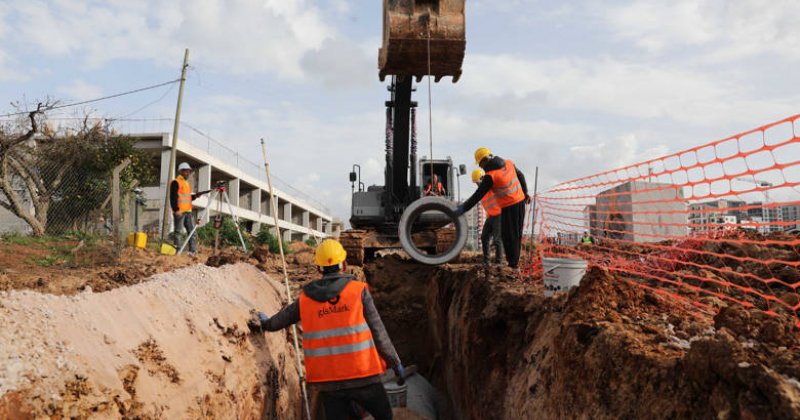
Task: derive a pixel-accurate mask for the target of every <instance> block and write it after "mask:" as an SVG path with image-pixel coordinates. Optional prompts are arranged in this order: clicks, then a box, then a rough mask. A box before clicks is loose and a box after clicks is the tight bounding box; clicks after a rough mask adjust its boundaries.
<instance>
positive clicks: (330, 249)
mask: <svg viewBox="0 0 800 420" xmlns="http://www.w3.org/2000/svg"><path fill="white" fill-rule="evenodd" d="M345 258H347V252H346V251H345V250H344V247H343V246H342V244H340V243H339V241H336V240H333V239H326V240H324V241H322V243H321V244H320V245H319V246H318V247H317V253H316V255H315V256H314V262H315V263H316V264H317V265H318V266H320V267H329V266H332V265H339V264H340V263H341V262H342V261H344V260H345Z"/></svg>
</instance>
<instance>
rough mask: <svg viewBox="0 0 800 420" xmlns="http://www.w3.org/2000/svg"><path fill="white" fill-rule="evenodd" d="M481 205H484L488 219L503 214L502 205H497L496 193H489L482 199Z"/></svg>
mask: <svg viewBox="0 0 800 420" xmlns="http://www.w3.org/2000/svg"><path fill="white" fill-rule="evenodd" d="M481 204H482V205H483V209H484V210H486V215H487V216H488V217H494V216H499V215H500V213H501V212H502V209H501V208H500V205H498V204H497V199H496V198H495V196H494V193H493V192H491V191H489V192H488V193H486V195H484V196H483V198H481Z"/></svg>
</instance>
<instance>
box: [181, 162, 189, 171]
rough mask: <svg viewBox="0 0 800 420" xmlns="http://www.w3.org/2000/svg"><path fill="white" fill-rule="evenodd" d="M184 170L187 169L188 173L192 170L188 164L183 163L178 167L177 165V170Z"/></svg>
mask: <svg viewBox="0 0 800 420" xmlns="http://www.w3.org/2000/svg"><path fill="white" fill-rule="evenodd" d="M184 169H188V170H190V171H191V170H192V167H191V166H189V164H188V163H186V162H183V163H181V164H180V165H178V170H179V171H182V170H184Z"/></svg>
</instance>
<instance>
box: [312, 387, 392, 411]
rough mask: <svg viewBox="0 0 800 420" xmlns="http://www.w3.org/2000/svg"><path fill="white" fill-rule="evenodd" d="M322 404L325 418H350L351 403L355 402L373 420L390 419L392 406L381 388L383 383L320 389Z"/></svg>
mask: <svg viewBox="0 0 800 420" xmlns="http://www.w3.org/2000/svg"><path fill="white" fill-rule="evenodd" d="M320 397H321V398H322V405H323V407H325V418H326V419H327V420H340V419H341V420H346V419H350V418H352V417H351V414H352V413H353V410H352V406H351V403H352V402H355V403H356V404H358V405H359V406H361V407H362V408H363V409H364V410H367V412H368V413H369V414H372V417H374V418H375V420H391V418H392V406H391V405H390V404H389V397H388V396H387V395H386V391H385V390H384V389H383V384H372V385H367V386H364V387H361V388H350V389H341V390H338V391H321V392H320Z"/></svg>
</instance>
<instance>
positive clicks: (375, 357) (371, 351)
mask: <svg viewBox="0 0 800 420" xmlns="http://www.w3.org/2000/svg"><path fill="white" fill-rule="evenodd" d="M346 260H347V252H346V251H345V249H344V247H342V244H341V243H339V242H338V241H336V240H333V239H326V240H324V241H322V243H321V244H320V245H319V246H317V249H316V253H315V255H314V262H315V263H316V265H317V266H319V267H320V269H321V271H322V278H321V279H319V280H315V281H312V282H311V283H309V284H307V285H305V286H304V287H303V290H302V292H301V293H300V298H299V299H298V300H296V301H294V302H293V303H291V304H290V305H289V306H286V307H285V308H283V309H282V310H281V311H280V312H278V313H277V314H275V315H274V316H273V317H271V318H270V317H268V316H267V315H266V314H264V313H262V312H256V313H255V314H254V316H253V318H252V319H251V320H250V321H248V323H247V326H248V328H250V330H251V331H252V332H254V333H261V332H263V331H278V330H282V329H284V328H286V327H289V326H290V325H292V324H295V323H297V322H302V323H303V353H304V356H305V357H304V360H305V366H306V380H307V381H308V383H309V384H311V386H314V387H316V388H317V391H319V395H320V397H321V398H322V404H323V406H324V407H325V414H326V416H325V417H326V418H329V419H342V418H348V417H349V413H348V412H347V411H346V409H349V407H350V406H351V403H352V402H357V403H358V404H359V405H360V406H361V407H363V408H364V409H365V410H367V411H368V412H369V413H370V414H372V416H373V417H374V418H376V419H391V418H392V407H391V405H390V404H389V398H388V396H387V395H386V391H385V390H384V388H383V384H382V382H381V375H382V374H383V373H384V371H385V370H386V367H387V366H388V367H390V368H392V369H393V370H394V371H395V374H396V375H397V377H398V378H400V380H402V378H403V377H404V375H405V369H404V368H403V365H402V363H401V362H400V357H399V356H398V355H397V351H396V350H395V348H394V345H393V344H392V341H391V339H390V338H389V334H388V333H387V332H386V327H384V325H383V321H382V320H381V316H380V314H378V310H377V309H375V304H374V302H373V300H372V296H371V295H370V293H369V290H368V288H367V284H366V283H364V282H362V281H358V280H357V279H356V277H355V276H353V275H352V274H347V273H345V272H344V270H345V269H346V266H347V263H346Z"/></svg>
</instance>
